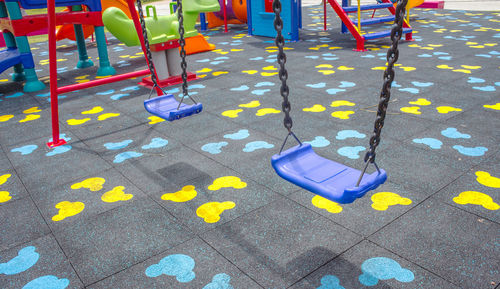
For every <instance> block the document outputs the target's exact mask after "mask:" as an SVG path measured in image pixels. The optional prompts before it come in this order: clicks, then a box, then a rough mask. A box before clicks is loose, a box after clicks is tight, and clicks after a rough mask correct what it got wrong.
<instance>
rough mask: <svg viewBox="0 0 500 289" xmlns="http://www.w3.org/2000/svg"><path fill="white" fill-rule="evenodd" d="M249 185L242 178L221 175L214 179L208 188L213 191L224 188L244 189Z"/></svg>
mask: <svg viewBox="0 0 500 289" xmlns="http://www.w3.org/2000/svg"><path fill="white" fill-rule="evenodd" d="M246 186H247V183H245V182H243V181H241V179H240V178H238V177H235V176H225V177H220V178H217V179H215V180H214V182H213V184H211V185H210V186H208V189H209V190H211V191H217V190H220V189H222V188H235V189H243V188H245V187H246Z"/></svg>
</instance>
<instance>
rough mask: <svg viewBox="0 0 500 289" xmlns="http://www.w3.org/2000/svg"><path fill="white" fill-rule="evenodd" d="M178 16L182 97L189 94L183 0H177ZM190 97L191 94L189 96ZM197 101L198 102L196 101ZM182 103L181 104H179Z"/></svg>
mask: <svg viewBox="0 0 500 289" xmlns="http://www.w3.org/2000/svg"><path fill="white" fill-rule="evenodd" d="M177 18H178V20H179V44H180V45H181V52H180V54H181V68H182V75H181V77H182V94H183V97H182V99H183V100H184V97H186V96H188V85H187V62H186V49H185V48H184V47H185V46H186V40H185V39H184V15H183V13H182V0H177ZM188 97H189V96H188ZM195 103H196V102H195ZM179 105H180V104H179Z"/></svg>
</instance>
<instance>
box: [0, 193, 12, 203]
mask: <svg viewBox="0 0 500 289" xmlns="http://www.w3.org/2000/svg"><path fill="white" fill-rule="evenodd" d="M10 199H12V197H11V196H10V193H9V192H7V191H0V203H5V202H7V201H8V200H10Z"/></svg>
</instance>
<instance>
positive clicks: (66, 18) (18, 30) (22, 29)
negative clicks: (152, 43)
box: [0, 0, 116, 92]
mask: <svg viewBox="0 0 500 289" xmlns="http://www.w3.org/2000/svg"><path fill="white" fill-rule="evenodd" d="M45 5H46V2H45V1H40V0H37V1H34V0H20V1H19V2H18V1H16V0H5V1H1V2H0V17H1V19H0V29H1V30H2V32H3V35H4V38H5V42H6V45H7V49H5V50H2V51H0V71H4V70H6V69H7V68H9V67H12V66H13V67H14V74H13V77H12V79H13V80H14V81H23V80H26V83H25V85H24V91H25V92H33V91H39V90H42V89H44V88H45V85H44V84H43V83H42V82H41V81H40V80H39V79H38V77H37V75H36V72H35V66H34V61H33V56H32V54H31V50H30V46H29V43H28V38H27V35H29V34H30V33H32V32H35V31H39V30H41V29H45V28H46V27H47V25H48V17H47V15H30V16H23V15H22V13H21V7H22V8H24V9H38V8H44V7H45ZM55 5H57V6H72V9H70V11H66V12H60V13H57V17H56V20H55V21H57V23H56V24H57V25H68V24H72V25H74V28H75V35H76V40H77V46H78V52H79V61H78V64H77V67H78V68H85V67H90V66H93V65H94V64H93V62H92V61H91V60H90V59H89V57H88V55H87V51H86V47H85V39H84V35H83V29H82V25H85V24H86V25H92V26H94V27H95V34H96V42H97V49H98V54H99V69H98V71H97V76H108V75H113V74H115V73H116V71H115V69H114V68H113V67H112V66H111V65H110V62H109V59H108V52H107V47H106V39H105V35H104V26H103V23H102V17H101V3H100V1H95V0H86V1H75V0H70V1H57V2H56V4H55ZM81 5H86V6H87V8H88V11H82V10H83V9H82V8H81ZM54 57H55V56H54ZM52 61H53V62H55V61H56V59H55V58H54V59H53V60H52Z"/></svg>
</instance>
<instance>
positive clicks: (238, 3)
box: [200, 0, 248, 32]
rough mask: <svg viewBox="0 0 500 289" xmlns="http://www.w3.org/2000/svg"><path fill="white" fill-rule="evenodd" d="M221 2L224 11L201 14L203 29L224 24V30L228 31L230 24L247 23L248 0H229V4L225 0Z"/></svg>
mask: <svg viewBox="0 0 500 289" xmlns="http://www.w3.org/2000/svg"><path fill="white" fill-rule="evenodd" d="M219 4H220V6H221V7H222V11H219V12H211V13H201V14H200V22H201V31H205V30H207V28H214V27H218V26H222V25H224V32H227V31H228V30H227V25H228V24H245V23H247V18H248V11H247V1H246V0H230V1H228V2H227V5H226V1H225V0H219ZM207 21H208V23H207Z"/></svg>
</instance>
